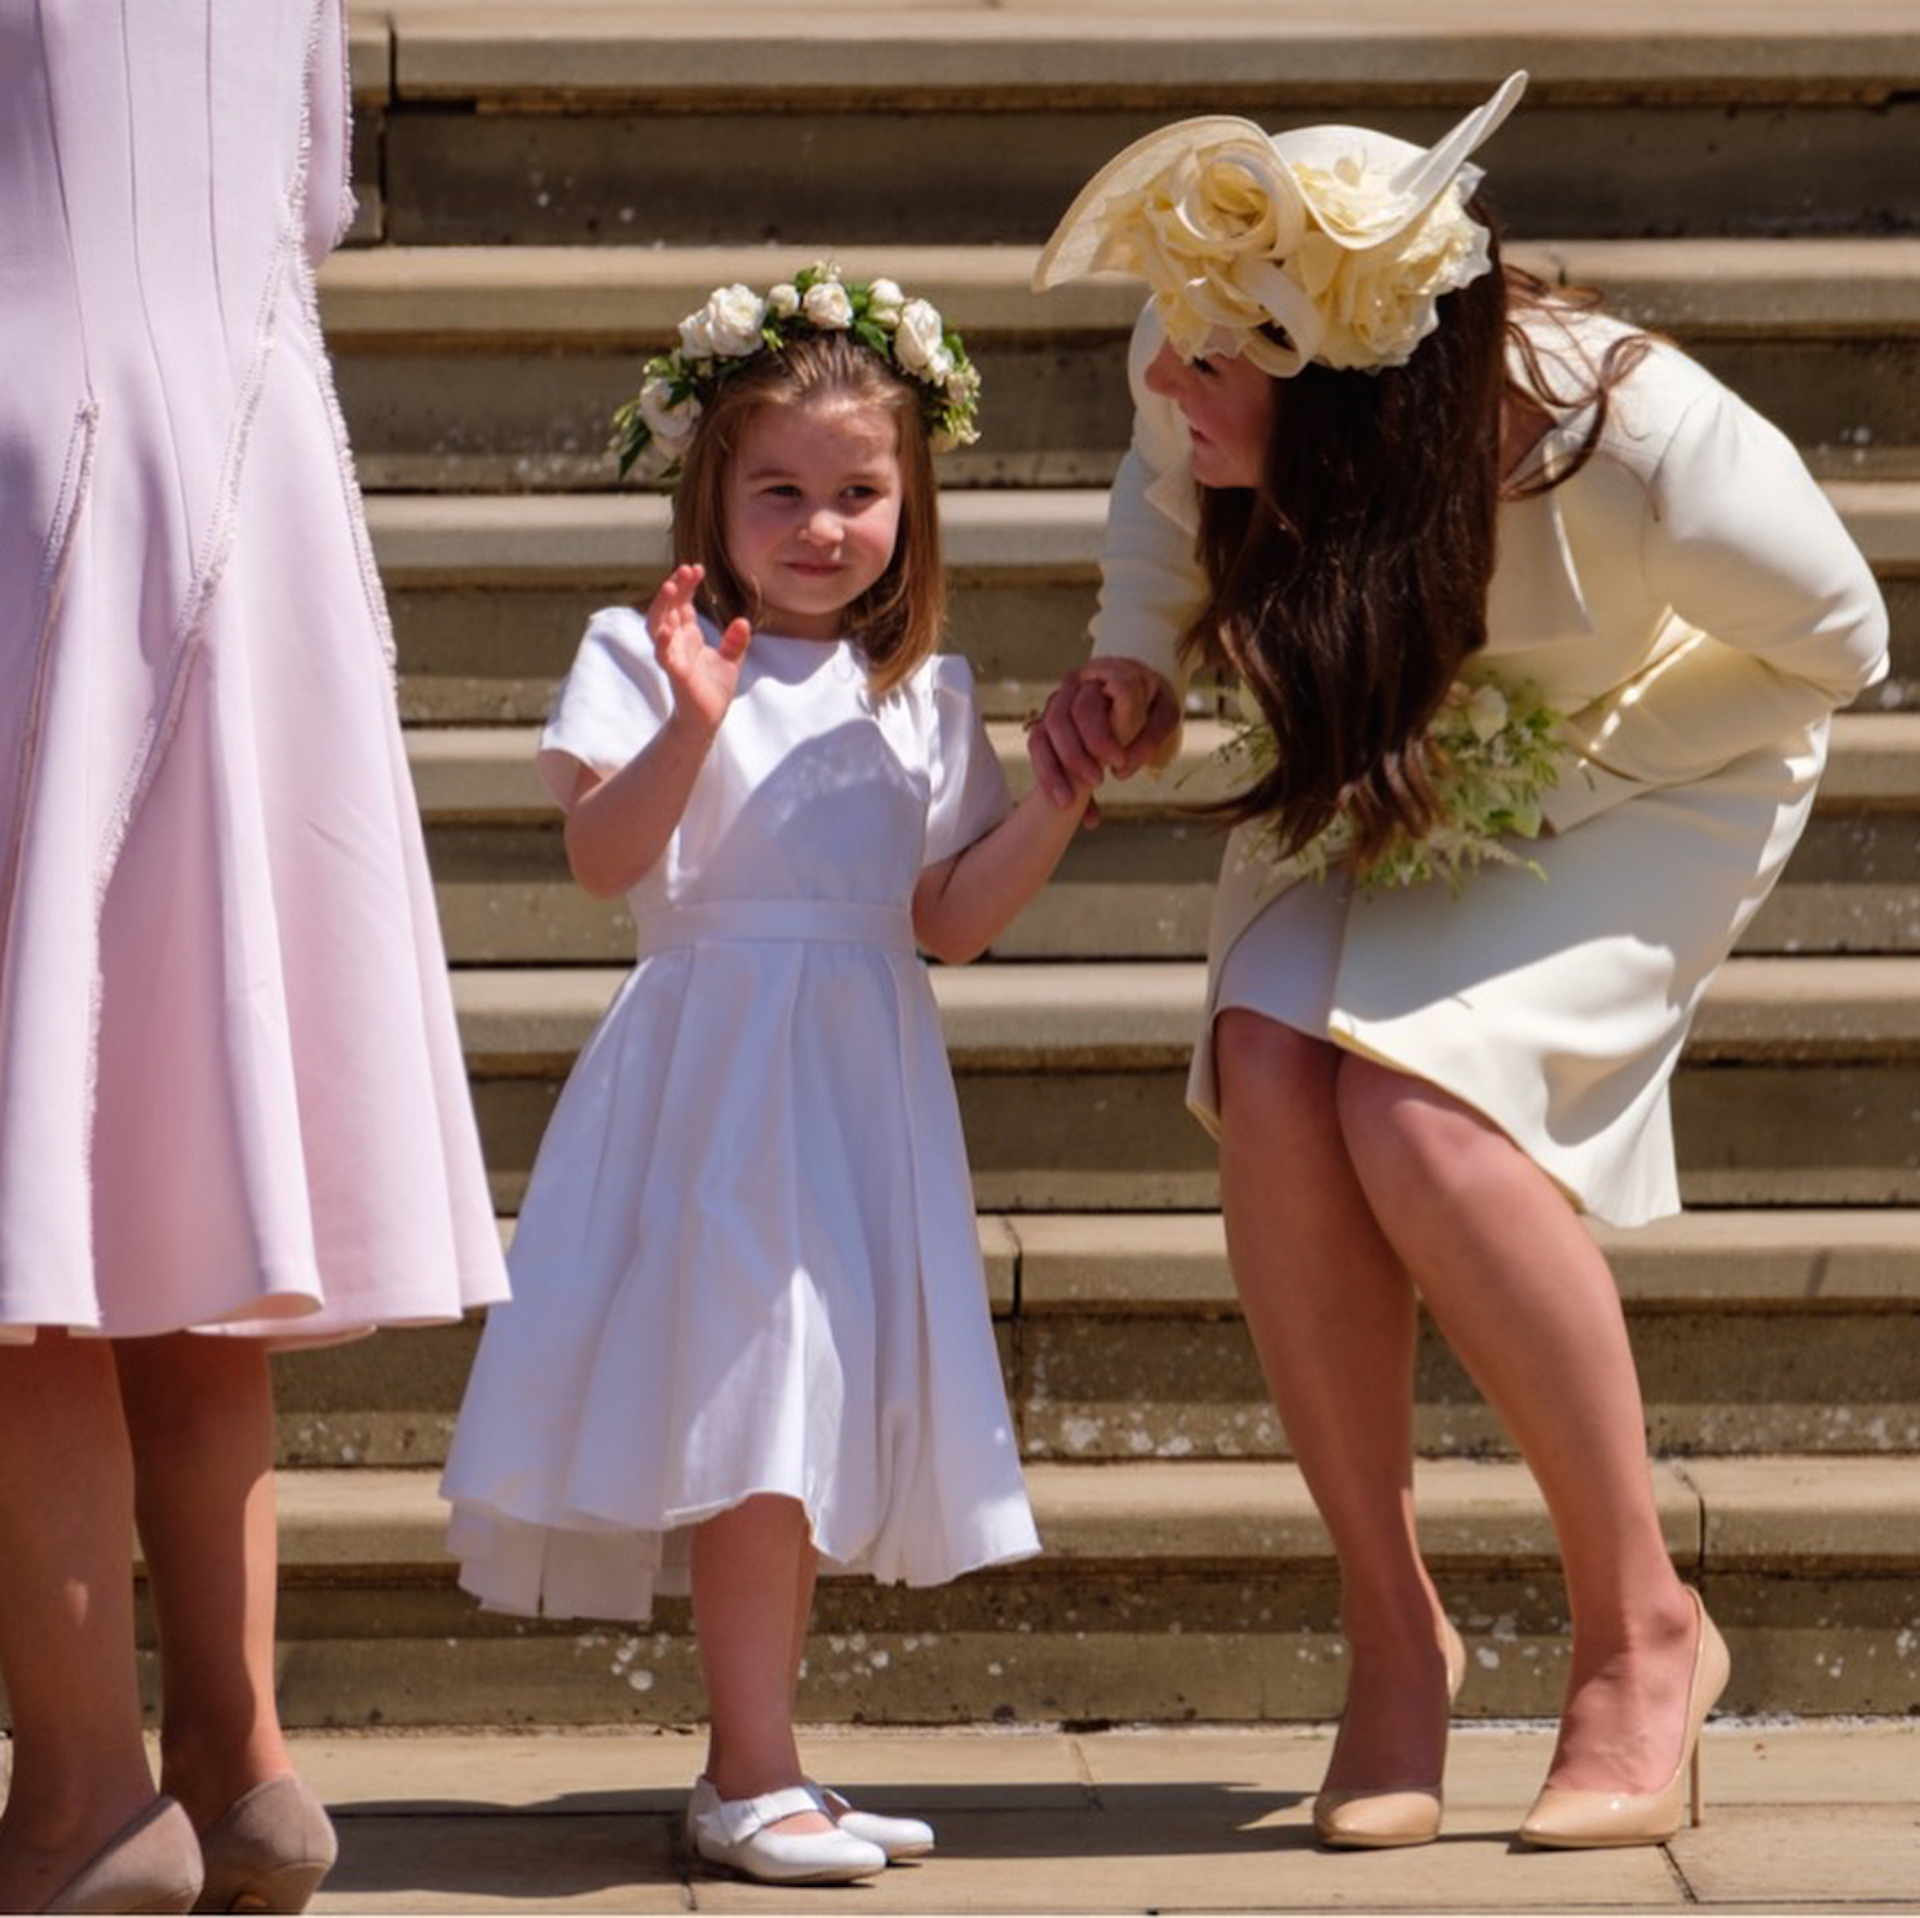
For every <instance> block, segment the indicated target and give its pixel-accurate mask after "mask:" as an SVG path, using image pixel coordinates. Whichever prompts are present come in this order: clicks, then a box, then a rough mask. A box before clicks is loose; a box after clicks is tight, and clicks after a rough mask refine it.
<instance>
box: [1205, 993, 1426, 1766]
mask: <svg viewBox="0 0 1920 1918" xmlns="http://www.w3.org/2000/svg"><path fill="white" fill-rule="evenodd" d="M1214 1035H1215V1036H1214V1056H1215V1060H1216V1064H1217V1068H1218V1076H1219V1085H1220V1109H1221V1145H1220V1181H1221V1203H1222V1209H1223V1211H1224V1213H1225V1217H1226V1229H1227V1254H1228V1259H1229V1261H1230V1263H1231V1265H1232V1268H1233V1275H1234V1282H1235V1284H1236V1286H1237V1287H1238V1289H1239V1293H1240V1299H1241V1304H1242V1307H1243V1309H1244V1311H1245V1314H1246V1321H1247V1327H1248V1330H1249V1331H1250V1333H1251V1334H1252V1337H1253V1342H1254V1347H1255V1349H1256V1351H1257V1352H1258V1353H1259V1357H1260V1363H1261V1367H1262V1369H1263V1371H1264V1372H1265V1374H1266V1380H1267V1386H1268V1389H1269V1391H1270V1392H1271V1393H1272V1394H1273V1400H1274V1404H1275V1406H1276V1407H1277V1408H1278V1410H1279V1414H1280V1419H1281V1423H1282V1424H1283V1425H1284V1426H1285V1427H1286V1431H1287V1437H1288V1439H1289V1441H1290V1443H1291V1445H1292V1448H1293V1452H1294V1456H1295V1458H1296V1459H1297V1460H1298V1461H1299V1465H1300V1470H1301V1473H1302V1475H1303V1476H1304V1478H1305V1480H1306V1483H1307V1487H1308V1489H1309V1490H1310V1491H1311V1492H1312V1494H1313V1498H1314V1502H1315V1504H1316V1505H1317V1506H1318V1507H1319V1509H1320V1514H1321V1516H1322V1518H1323V1519H1324V1521H1325V1523H1326V1526H1327V1530H1328V1532H1329V1533H1330V1534H1331V1536H1332V1539H1333V1547H1334V1552H1335V1555H1336V1557H1337V1558H1338V1560H1339V1566H1340V1591H1341V1612H1342V1621H1343V1624H1344V1626H1345V1630H1346V1634H1347V1639H1348V1642H1349V1645H1350V1646H1351V1649H1352V1654H1353V1666H1352V1674H1351V1678H1350V1680H1349V1685H1348V1693H1347V1706H1346V1711H1345V1714H1344V1716H1343V1718H1342V1721H1341V1732H1340V1740H1339V1743H1338V1745H1337V1746H1336V1748H1335V1751H1334V1756H1333V1761H1332V1764H1331V1765H1330V1767H1329V1769H1328V1773H1327V1780H1326V1782H1327V1786H1328V1788H1329V1789H1331V1790H1366V1789H1384V1788H1387V1787H1390V1786H1398V1785H1431V1784H1433V1783H1435V1782H1437V1781H1438V1779H1439V1777H1440V1773H1441V1767H1442V1763H1443V1760H1444V1755H1445V1747H1446V1729H1447V1717H1448V1698H1447V1685H1446V1674H1445V1655H1444V1653H1443V1650H1442V1641H1441V1611H1440V1603H1439V1599H1438V1596H1437V1595H1436V1593H1435V1591H1434V1589H1433V1585H1432V1582H1431V1580H1430V1579H1429V1578H1428V1576H1427V1572H1426V1568H1425V1566H1424V1565H1423V1564H1422V1563H1421V1560H1420V1553H1419V1547H1418V1545H1417V1543H1416V1540H1415V1536H1414V1521H1413V1443H1412V1420H1413V1414H1412V1399H1413V1357H1414V1337H1415V1331H1416V1316H1415V1305H1414V1294H1413V1289H1412V1287H1411V1285H1410V1284H1409V1282H1408V1279H1407V1276H1406V1273H1405V1272H1404V1270H1403V1269H1402V1267H1401V1264H1400V1262H1399V1260H1398V1259H1397V1258H1396V1257H1395V1255H1394V1253H1393V1250H1392V1248H1391V1247H1390V1246H1389V1245H1388V1243H1387V1241H1386V1240H1385V1238H1384V1237H1383V1236H1382V1235H1381V1232H1380V1229H1379V1226H1378V1225H1377V1224H1376V1223H1375V1220H1374V1218H1373V1214H1372V1212H1371V1211H1370V1209H1369V1207H1368V1204H1367V1200H1366V1196H1365V1194H1364V1192H1363V1191H1362V1189H1361V1187H1360V1183H1359V1180H1358V1178H1357V1177H1356V1175H1355V1172H1354V1168H1353V1165H1352V1163H1351V1161H1350V1160H1349V1158H1348V1156H1347V1148H1346V1144H1345V1141H1344V1140H1343V1139H1342V1137H1341V1132H1340V1126H1339V1123H1338V1119H1337V1116H1336V1113H1335V1105H1334V1098H1335V1086H1336V1080H1337V1074H1338V1070H1339V1063H1340V1061H1339V1055H1338V1054H1337V1053H1336V1052H1335V1050H1334V1049H1333V1048H1332V1047H1331V1046H1329V1045H1327V1044H1325V1043H1323V1042H1321V1041H1318V1040H1314V1039H1309V1038H1307V1037H1305V1036H1304V1035H1302V1034H1300V1033H1297V1032H1295V1031H1293V1030H1291V1029H1290V1028H1288V1027H1286V1026H1283V1025H1279V1024H1277V1023H1276V1022H1275V1021H1273V1020H1270V1019H1266V1018H1263V1017H1261V1016H1260V1015H1259V1014H1256V1013H1252V1012H1247V1011H1243V1010H1239V1009H1229V1010H1228V1011H1226V1012H1223V1013H1222V1014H1221V1015H1220V1017H1219V1019H1218V1020H1217V1021H1216V1022H1215V1027H1214Z"/></svg>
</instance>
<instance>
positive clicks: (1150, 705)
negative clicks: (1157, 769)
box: [1027, 659, 1180, 825]
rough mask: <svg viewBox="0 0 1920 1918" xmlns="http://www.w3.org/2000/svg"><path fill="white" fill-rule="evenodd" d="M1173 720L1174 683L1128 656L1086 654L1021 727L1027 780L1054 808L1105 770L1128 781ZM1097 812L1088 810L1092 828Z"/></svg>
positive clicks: (1068, 802)
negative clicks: (1030, 777)
mask: <svg viewBox="0 0 1920 1918" xmlns="http://www.w3.org/2000/svg"><path fill="white" fill-rule="evenodd" d="M1179 723H1180V706H1179V702H1178V701H1177V700H1176V699H1175V698H1174V694H1173V688H1172V686H1171V685H1169V684H1168V682H1167V680H1166V679H1165V678H1164V677H1163V676H1162V675H1161V674H1159V673H1156V672H1155V671H1154V670H1153V668H1152V667H1151V666H1143V665H1141V663H1140V662H1139V661H1138V660H1134V659H1090V660H1088V661H1087V663H1086V664H1085V665H1084V666H1080V667H1077V668H1076V669H1075V670H1074V671H1072V672H1070V673H1069V674H1068V675H1067V676H1066V678H1065V679H1063V680H1062V681H1061V682H1060V684H1059V685H1058V686H1057V687H1056V688H1055V689H1054V691H1053V693H1052V694H1051V696H1050V697H1049V698H1048V700H1047V703H1046V705H1045V706H1044V707H1043V708H1042V709H1041V712H1040V716H1039V718H1037V719H1036V720H1034V721H1033V723H1032V724H1031V725H1030V726H1029V727H1028V729H1027V757H1028V758H1029V759H1030V760H1032V762H1033V777H1034V783H1035V784H1036V785H1037V786H1038V787H1039V788H1040V790H1041V791H1042V792H1044V793H1045V794H1046V795H1047V797H1048V798H1049V799H1050V800H1052V801H1053V803H1054V804H1055V805H1056V806H1072V805H1076V804H1078V803H1079V798H1080V795H1081V794H1082V793H1085V792H1087V791H1089V790H1090V789H1091V788H1093V787H1096V786H1098V785H1099V784H1100V782H1101V781H1102V780H1103V779H1105V778H1106V776H1107V775H1108V774H1109V773H1111V774H1113V775H1114V777H1115V778H1118V779H1129V778H1131V777H1132V776H1133V775H1134V774H1135V773H1137V772H1138V771H1139V770H1140V768H1141V767H1142V766H1145V765H1147V764H1149V763H1150V762H1151V761H1152V760H1153V758H1154V757H1155V755H1156V754H1157V753H1158V752H1159V751H1160V749H1161V747H1162V746H1164V745H1165V744H1166V742H1167V740H1168V739H1169V738H1171V737H1172V734H1173V731H1174V728H1175V727H1176V726H1178V725H1179ZM1097 818H1098V814H1097V812H1096V811H1094V810H1093V809H1092V808H1089V810H1088V813H1087V821H1088V823H1089V824H1090V825H1091V824H1093V823H1095V822H1096V820H1097Z"/></svg>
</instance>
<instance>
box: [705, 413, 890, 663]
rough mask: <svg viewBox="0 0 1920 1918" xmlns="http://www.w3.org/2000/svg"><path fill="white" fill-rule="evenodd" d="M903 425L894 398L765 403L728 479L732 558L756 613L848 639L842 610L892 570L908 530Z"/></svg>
mask: <svg viewBox="0 0 1920 1918" xmlns="http://www.w3.org/2000/svg"><path fill="white" fill-rule="evenodd" d="M902 490H903V488H902V481H901V475H900V427H899V423H898V421H897V420H896V418H895V417H894V415H893V414H892V413H890V412H888V411H887V410H886V408H884V407H881V406H875V405H870V404H868V405H862V404H860V403H858V402H855V401H849V400H846V399H844V398H835V397H832V396H829V397H828V398H827V399H825V400H824V401H820V402H816V403H813V404H810V405H801V406H761V407H758V408H757V409H756V410H755V411H754V413H753V414H752V416H751V417H750V418H749V419H748V420H747V422H746V426H745V430H744V431H743V432H742V433H741V436H740V444H739V446H738V448H737V449H736V450H735V453H734V457H733V459H732V460H731V461H730V462H729V463H728V467H727V471H726V476H725V479H724V480H723V482H722V491H721V510H722V512H723V513H724V515H725V520H724V524H725V527H726V541H727V562H728V564H729V565H730V566H731V567H732V568H733V572H734V577H735V578H736V579H738V580H739V582H740V584H741V585H742V586H743V587H745V588H747V589H748V590H749V591H750V592H752V593H753V594H754V595H756V596H757V598H758V600H759V606H760V611H759V616H758V620H757V622H756V623H757V624H759V625H761V626H763V627H765V628H766V630H767V631H769V632H773V633H786V634H790V635H791V636H792V637H794V638H796V639H838V638H839V637H840V635H841V630H842V624H841V619H842V615H843V614H844V613H845V611H846V609H847V608H848V607H849V606H851V605H852V604H853V602H854V601H855V600H857V599H858V598H859V597H860V595H861V594H862V593H864V592H866V591H867V589H868V588H869V587H870V586H872V585H873V584H874V583H875V582H876V581H877V580H878V579H879V578H880V576H881V575H882V574H883V573H884V572H885V571H886V570H887V566H888V563H889V562H890V561H891V560H892V558H893V548H894V543H895V541H896V540H897V538H898V536H899V532H900V506H901V496H902Z"/></svg>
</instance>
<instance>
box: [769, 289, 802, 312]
mask: <svg viewBox="0 0 1920 1918" xmlns="http://www.w3.org/2000/svg"><path fill="white" fill-rule="evenodd" d="M767 311H768V312H769V313H770V314H771V315H772V316H773V317H774V318H775V319H776V320H790V319H792V318H793V316H794V315H795V314H796V313H798V312H799V311H800V289H799V288H798V287H796V286H794V285H792V284H790V283H789V282H788V281H786V280H782V281H781V282H780V284H779V285H778V286H770V287H768V288H767Z"/></svg>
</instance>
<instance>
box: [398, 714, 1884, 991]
mask: <svg viewBox="0 0 1920 1918" xmlns="http://www.w3.org/2000/svg"><path fill="white" fill-rule="evenodd" d="M991 731H992V733H993V736H994V742H995V745H996V746H997V747H998V749H999V752H1000V756H1001V759H1002V762H1003V764H1004V765H1005V767H1006V770H1007V774H1008V778H1009V781H1010V783H1011V784H1012V785H1013V787H1014V788H1015V790H1016V791H1022V792H1023V791H1025V790H1026V788H1027V786H1028V784H1029V783H1030V775H1029V772H1028V768H1027V756H1026V747H1025V741H1024V735H1023V733H1022V731H1021V729H1020V727H1019V726H1018V725H1016V724H1014V723H1012V722H1010V721H1003V722H998V723H996V724H995V725H993V727H992V728H991ZM1229 736H1230V735H1229V730H1228V728H1227V727H1226V726H1224V725H1222V724H1221V723H1219V722H1217V721H1206V720H1195V721H1193V722H1191V723H1190V724H1189V726H1188V728H1187V734H1186V746H1185V749H1184V750H1183V752H1182V753H1181V755H1180V758H1179V759H1178V760H1177V761H1176V763H1175V764H1174V765H1173V766H1172V767H1170V768H1169V769H1168V771H1167V772H1166V773H1165V774H1164V775H1161V776H1157V777H1153V776H1143V777H1141V778H1138V779H1135V780H1132V781H1129V782H1127V783H1126V784H1125V785H1116V786H1115V787H1114V788H1113V790H1112V792H1111V794H1110V795H1108V796H1107V797H1106V798H1105V799H1104V800H1103V809H1104V814H1105V820H1104V824H1103V825H1102V827H1101V829H1100V830H1099V831H1098V832H1092V833H1083V834H1081V835H1080V836H1079V838H1077V839H1076V841H1075V842H1074V844H1073V846H1072V847H1071V848H1070V849H1069V852H1068V855H1067V858H1066V860H1065V861H1064V863H1063V864H1062V866H1061V869H1060V871H1059V872H1058V873H1057V874H1056V875H1055V877H1054V879H1053V880H1052V882H1051V883H1050V884H1049V885H1048V887H1047V889H1046V890H1045V892H1043V893H1042V894H1041V895H1040V897H1039V898H1038V899H1036V900H1035V901H1034V902H1033V904H1032V905H1030V906H1029V907H1028V908H1027V909H1026V911H1025V912H1023V913H1022V914H1021V915H1020V917H1019V918H1018V919H1017V920H1016V921H1015V922H1014V924H1013V925H1012V926H1011V927H1010V928H1009V929H1008V930H1007V932H1006V933H1005V934H1004V935H1003V936H1002V938H1001V939H1000V940H999V941H998V942H997V943H996V946H995V949H994V950H995V956H996V957H997V958H1001V959H1021V960H1028V959H1099V958H1107V959H1173V958H1195V957H1199V956H1201V955H1202V954H1204V952H1205V950H1206V930H1207V911H1208V907H1209V903H1210V901H1211V899H1212V896H1213V886H1214V878H1215V875H1216V873H1217V871H1218V869H1219V864H1220V838H1219V834H1218V832H1217V830H1216V829H1215V828H1214V827H1212V826H1211V825H1210V824H1209V823H1207V822H1206V821H1205V820H1202V819H1197V818H1194V817H1192V816H1191V814H1190V811H1189V810H1188V809H1190V808H1192V807H1193V806H1195V805H1198V804H1201V803H1204V802H1205V801H1207V800H1208V799H1211V798H1213V797H1216V796H1218V795H1219V794H1220V793H1222V792H1224V791H1225V790H1226V781H1225V778H1224V775H1223V769H1222V768H1221V766H1220V764H1219V762H1218V760H1217V759H1215V757H1214V754H1215V753H1216V751H1217V750H1218V749H1219V747H1220V746H1222V745H1223V744H1224V743H1225V741H1226V740H1227V739H1228V737H1229ZM537 739H538V734H537V733H536V732H535V731H534V730H532V729H530V728H527V727H511V728H506V727H450V728H444V729H424V728H414V729H412V730H411V731H410V732H409V734H408V749H409V756H410V758H411V761H412V765H413V773H414V782H415V786H416V789H417V791H418V793H419V795H420V805H421V811H422V814H423V815H424V817H425V820H426V825H427V839H428V851H429V854H430V857H431V860H432V864H433V869H434V875H435V885H436V892H437V896H438V898H439V901H440V918H441V926H442V929H443V932H444V934H445V937H446V940H447V949H448V954H449V956H450V957H451V959H452V960H453V962H454V963H455V964H456V965H495V966H497V965H525V964H538V963H549V962H550V963H558V964H568V965H579V964H608V963H613V962H618V961H621V960H624V959H625V958H627V957H628V956H629V955H630V954H631V953H632V951H633V930H632V921H631V920H630V919H629V918H628V916H627V913H626V909H625V907H624V905H622V904H620V903H618V902H613V903H609V902H607V901H603V900H595V899H592V898H589V897H588V896H587V895H586V894H585V893H584V892H582V891H581V890H580V889H579V888H578V887H577V886H576V885H574V883H573V882H572V880H571V878H570V877H569V876H568V873H567V867H566V857H565V853H564V850H563V848H562V846H561V843H560V832H559V814H558V813H557V811H556V810H555V808H554V806H553V804H552V802H551V801H550V799H549V798H548V795H547V792H546V789H545V787H544V786H542V785H541V783H540V780H539V778H538V776H537V775H536V774H535V772H534V769H533V756H534V749H535V745H536V743H537ZM1916 813H1920V712H1917V713H1843V714H1841V715H1840V716H1839V719H1838V721H1837V724H1836V730H1835V737H1834V748H1833V754H1832V758H1831V761H1830V763H1829V768H1828V772H1827V776H1826V779H1825V781H1824V783H1823V785H1822V787H1821V793H1820V799H1819V804H1818V807H1817V809H1816V812H1815V816H1814V819H1813V821H1812V823H1811V825H1810V826H1809V828H1808V831H1807V834H1806V837H1805V838H1804V839H1803V840H1802V841H1801V844H1800V846H1799V848H1798V849H1797V850H1796V852H1795V854H1794V857H1793V860H1792V862H1791V863H1790V864H1789V866H1788V869H1787V871H1786V874H1785V875H1784V877H1783V879H1782V881H1781V883H1780V885H1779V887H1778V888H1777V889H1776V890H1775V892H1774V895H1773V897H1772V898H1771V899H1770V900H1769V901H1768V903H1767V905H1766V907H1765V909H1764V910H1763V911H1762V913H1761V914H1760V916H1759V917H1758V918H1757V919H1756V920H1755V922H1754V924H1753V925H1752V926H1750V927H1749V928H1748V930H1747V932H1746V935H1745V937H1744V939H1743V941H1742V950H1743V951H1747V952H1756V953H1759V952H1853V953H1870V952H1878V953H1894V952H1920V821H1917V820H1916V817H1915V815H1916Z"/></svg>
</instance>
